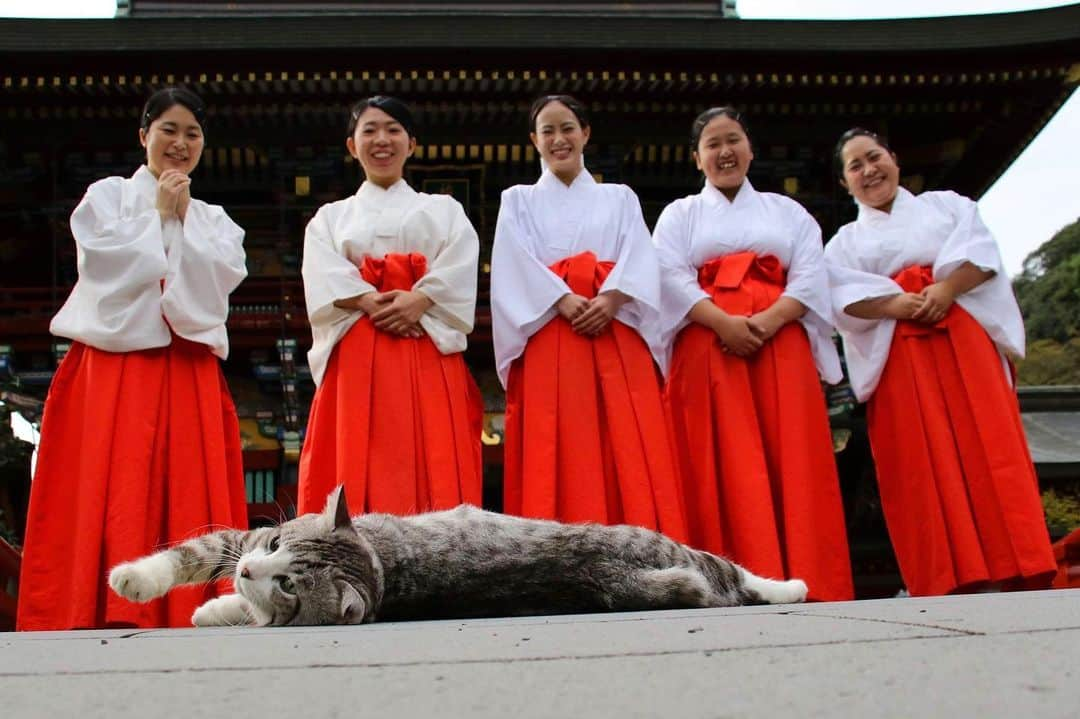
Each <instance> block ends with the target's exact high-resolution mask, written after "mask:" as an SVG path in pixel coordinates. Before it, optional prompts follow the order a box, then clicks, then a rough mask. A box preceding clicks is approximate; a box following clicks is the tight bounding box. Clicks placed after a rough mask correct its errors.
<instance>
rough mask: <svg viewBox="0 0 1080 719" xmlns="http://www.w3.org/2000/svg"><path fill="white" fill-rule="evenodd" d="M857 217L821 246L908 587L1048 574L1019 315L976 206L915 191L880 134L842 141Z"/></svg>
mask: <svg viewBox="0 0 1080 719" xmlns="http://www.w3.org/2000/svg"><path fill="white" fill-rule="evenodd" d="M835 161H836V169H837V172H838V174H839V175H840V184H841V185H842V186H843V187H844V188H845V189H846V190H847V191H848V192H849V193H850V194H851V196H852V197H853V198H854V199H855V202H856V204H857V205H858V208H859V214H858V218H857V219H856V220H855V221H854V222H851V223H848V224H847V225H844V226H843V227H841V228H840V231H839V232H837V233H836V236H835V237H833V239H832V240H830V241H829V244H828V245H826V247H825V262H826V265H827V267H828V271H829V282H830V285H831V288H832V305H833V312H834V317H835V321H836V326H837V328H838V329H839V330H840V335H841V337H842V338H843V341H844V355H845V358H846V359H847V366H848V372H849V374H850V375H851V386H852V389H853V390H854V391H855V395H856V396H857V397H858V399H859V400H860V401H863V402H866V403H867V408H866V419H867V428H868V430H869V433H870V445H871V448H872V449H873V453H874V464H875V466H876V468H877V478H878V487H879V489H880V492H881V507H882V510H883V512H884V514H885V520H886V523H887V524H888V528H889V536H890V538H891V540H892V544H893V549H894V550H895V552H896V558H897V561H898V562H899V565H900V572H901V575H902V576H903V578H904V582H905V584H906V585H907V589H908V591H909V592H910V593H911V594H913V595H934V594H947V593H950V592H963V591H972V590H979V589H983V588H987V587H996V588H1003V589H1010V588H1033V587H1045V586H1048V585H1049V583H1050V581H1051V579H1052V578H1053V575H1054V573H1055V567H1056V564H1055V561H1054V556H1053V552H1052V550H1051V547H1050V540H1049V536H1048V533H1047V529H1046V522H1045V519H1044V517H1043V510H1042V504H1041V501H1040V498H1039V488H1038V480H1037V478H1036V476H1035V471H1034V468H1033V467H1032V464H1031V456H1030V454H1029V453H1028V448H1027V442H1026V440H1025V438H1024V429H1023V425H1022V424H1021V422H1020V414H1019V408H1018V404H1017V400H1016V390H1015V388H1014V387H1013V373H1012V367H1011V365H1010V364H1009V360H1010V359H1011V358H1015V357H1022V356H1023V353H1024V321H1023V318H1022V317H1021V316H1020V308H1019V307H1018V306H1017V304H1016V298H1015V297H1014V296H1013V293H1012V287H1011V286H1010V284H1009V280H1008V277H1006V275H1005V272H1004V268H1003V267H1002V264H1001V255H1000V252H999V250H998V246H997V243H996V242H995V240H994V238H993V236H992V235H991V234H990V231H989V230H988V229H987V228H986V226H985V225H984V224H983V222H982V220H981V219H980V218H979V212H978V207H977V206H976V204H975V203H974V202H973V201H972V200H970V199H968V198H966V197H961V196H960V195H958V194H956V193H955V192H948V191H944V192H924V193H922V194H920V195H913V194H911V193H910V192H908V191H907V190H906V189H904V188H903V187H901V186H900V167H899V165H898V163H897V158H896V155H895V154H894V153H893V152H892V151H891V150H890V149H889V146H888V144H887V143H886V141H885V140H884V139H883V138H881V137H879V136H878V135H876V134H875V133H873V132H870V131H869V130H865V129H862V128H853V129H851V130H849V131H847V132H845V133H844V134H843V135H842V136H841V138H840V141H839V142H838V143H837V145H836V152H835Z"/></svg>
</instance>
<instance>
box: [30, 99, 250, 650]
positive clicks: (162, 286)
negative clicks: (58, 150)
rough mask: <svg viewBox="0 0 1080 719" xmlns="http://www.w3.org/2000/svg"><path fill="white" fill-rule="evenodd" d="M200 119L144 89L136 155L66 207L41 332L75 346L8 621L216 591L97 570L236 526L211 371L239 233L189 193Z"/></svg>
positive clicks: (186, 609)
mask: <svg viewBox="0 0 1080 719" xmlns="http://www.w3.org/2000/svg"><path fill="white" fill-rule="evenodd" d="M205 126H206V109H205V106H204V105H203V102H202V100H200V99H199V97H198V96H196V95H195V94H194V93H192V92H190V91H188V90H185V89H182V88H177V87H171V88H165V89H163V90H159V91H158V92H156V93H154V94H153V95H152V96H151V97H150V99H149V101H148V102H147V103H146V106H145V107H144V109H143V114H142V118H141V127H140V129H139V140H140V142H141V143H142V145H143V147H145V148H146V164H145V165H144V166H142V167H140V168H139V169H138V170H137V171H136V172H135V174H134V175H133V176H132V177H130V178H123V177H107V178H105V179H103V180H99V181H98V182H95V183H94V184H92V185H91V186H90V187H89V188H88V189H87V191H86V195H85V196H84V197H83V199H82V201H81V202H80V203H79V205H78V207H76V208H75V211H74V212H73V213H72V215H71V232H72V235H73V236H74V239H75V244H76V248H77V251H78V270H79V278H78V281H77V282H76V284H75V287H74V288H73V289H72V291H71V295H70V296H69V297H68V299H67V301H66V302H65V303H64V305H63V307H62V308H61V309H60V311H59V312H58V313H57V315H56V317H54V318H53V321H52V324H51V326H50V330H51V332H52V333H53V334H54V335H57V336H59V337H66V338H69V339H71V340H72V345H71V349H70V350H69V351H68V353H67V355H66V356H65V357H64V359H63V361H62V362H61V363H60V366H59V368H58V369H57V371H56V375H55V376H54V378H53V382H52V385H51V387H50V388H49V396H48V399H47V400H46V404H45V414H44V418H43V425H42V433H41V449H40V453H39V455H38V462H37V468H36V471H35V474H34V481H33V484H32V485H31V492H30V508H29V514H28V517H27V529H26V546H25V549H24V552H23V561H22V573H21V576H20V581H19V607H18V617H17V626H18V628H19V629H73V628H101V627H111V626H124V627H135V626H137V627H159V626H190V625H191V614H192V612H193V611H194V609H195V608H196V607H198V606H199V605H200V604H202V603H203V602H205V601H206V600H207V599H209V598H211V597H213V596H214V594H213V593H212V590H211V591H210V592H209V593H208V592H207V591H206V590H204V589H202V588H188V589H185V590H183V591H182V592H181V594H179V595H177V594H175V593H173V594H170V595H169V596H168V597H166V598H162V599H159V600H155V601H153V602H150V603H147V604H132V603H131V602H128V601H127V600H124V599H121V598H119V597H118V596H116V595H115V594H114V593H113V592H110V591H108V587H107V586H106V583H105V577H106V575H107V573H108V570H109V569H110V568H111V567H112V566H114V565H116V564H118V563H120V562H124V561H128V560H131V559H134V558H136V557H140V556H143V555H145V554H147V553H148V552H151V551H153V550H155V549H157V548H159V547H161V546H162V545H165V544H169V543H171V542H175V541H179V540H182V539H186V538H189V537H190V536H191V535H192V534H193V533H195V532H198V531H201V530H204V529H206V528H207V527H222V526H231V527H237V528H245V527H246V526H247V507H246V504H245V497H244V476H243V468H242V464H241V453H240V433H239V427H238V424H237V419H236V411H235V409H234V407H233V403H232V399H231V397H230V396H229V392H228V388H227V387H226V385H225V379H224V377H223V375H222V372H221V368H220V366H219V359H224V358H225V357H226V355H227V354H228V350H229V343H228V338H227V336H226V332H225V318H226V315H227V314H228V296H229V293H230V292H232V290H233V289H234V288H235V287H236V286H237V285H238V284H240V281H241V280H243V278H244V277H245V275H246V274H247V272H246V269H245V266H244V249H243V245H242V241H243V237H244V232H243V230H241V229H240V228H239V227H237V226H236V224H234V223H233V222H232V220H230V219H229V217H228V215H226V214H225V212H224V210H222V209H221V208H220V207H217V206H215V205H208V204H206V203H204V202H201V201H199V200H196V199H194V198H192V196H191V176H190V175H191V172H192V170H194V169H195V167H196V166H197V165H198V163H199V158H200V156H201V154H202V150H203V143H204V130H205Z"/></svg>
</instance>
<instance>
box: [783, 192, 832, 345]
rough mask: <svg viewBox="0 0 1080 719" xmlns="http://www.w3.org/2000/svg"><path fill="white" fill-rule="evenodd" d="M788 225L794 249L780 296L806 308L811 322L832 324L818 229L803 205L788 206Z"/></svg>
mask: <svg viewBox="0 0 1080 719" xmlns="http://www.w3.org/2000/svg"><path fill="white" fill-rule="evenodd" d="M790 226H791V228H792V232H793V235H794V237H793V238H792V242H793V248H792V253H791V263H790V265H789V266H788V268H787V286H786V287H785V288H784V294H783V296H785V297H790V298H791V299H793V300H797V301H798V302H800V303H801V304H802V305H803V306H804V307H806V310H807V312H806V316H809V315H814V317H813V320H812V321H813V322H823V323H825V324H826V325H828V326H830V327H831V326H832V309H831V301H830V297H829V275H828V272H827V271H826V270H825V254H824V251H823V247H822V244H821V228H820V227H818V224H817V222H816V221H815V220H814V218H813V217H812V216H811V215H810V213H809V212H807V211H806V210H804V209H803V208H802V207H797V208H791V218H790Z"/></svg>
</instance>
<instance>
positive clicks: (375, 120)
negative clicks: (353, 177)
mask: <svg viewBox="0 0 1080 719" xmlns="http://www.w3.org/2000/svg"><path fill="white" fill-rule="evenodd" d="M345 147H347V148H348V150H349V154H350V155H352V156H353V157H355V158H356V159H357V160H358V161H359V162H360V166H361V167H363V168H364V175H366V176H367V179H368V180H370V181H371V182H374V183H375V184H376V185H379V186H380V187H390V186H391V185H393V184H394V183H395V182H397V181H398V180H400V179H401V177H402V175H403V174H404V172H405V161H406V160H408V159H409V158H410V157H412V154H413V150H415V149H416V140H415V139H414V138H412V137H409V133H407V132H406V131H405V128H404V127H403V126H402V124H401V123H400V122H398V121H397V120H395V119H394V118H393V117H391V116H390V115H389V114H387V113H386V112H383V111H382V110H380V109H379V108H377V107H369V108H367V109H366V110H364V112H363V113H361V114H360V117H359V118H357V120H356V130H355V131H354V132H353V136H352V137H350V138H349V139H347V140H345Z"/></svg>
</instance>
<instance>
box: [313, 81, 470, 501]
mask: <svg viewBox="0 0 1080 719" xmlns="http://www.w3.org/2000/svg"><path fill="white" fill-rule="evenodd" d="M345 147H346V148H347V149H348V151H349V154H350V155H352V156H353V157H354V158H356V159H357V161H359V163H360V165H361V167H363V169H364V174H365V175H366V178H367V179H366V180H365V181H364V183H363V184H362V185H361V186H360V189H359V190H358V191H357V193H356V194H355V195H353V196H352V197H349V198H347V199H344V200H340V201H338V202H331V203H330V204H328V205H324V206H323V207H321V208H320V209H319V211H318V212H317V213H316V214H315V216H314V217H313V218H312V219H311V222H310V223H309V224H308V227H307V231H306V234H305V237H304V263H303V277H304V292H305V295H306V298H307V308H308V316H309V319H310V322H311V333H312V339H313V344H312V349H311V352H310V353H309V355H308V362H309V364H310V365H311V371H312V376H313V377H314V379H315V382H316V384H317V385H318V389H317V391H316V393H315V399H314V401H313V402H312V405H311V415H310V419H309V421H308V430H307V436H306V439H305V441H304V448H303V451H302V453H301V456H300V482H299V489H298V494H299V496H298V507H297V511H298V513H300V514H303V513H305V512H312V511H316V510H318V509H320V508H321V507H322V505H323V503H324V501H325V499H326V495H327V494H328V493H329V492H330V490H332V489H333V488H334V487H336V486H337V485H339V484H341V485H345V487H346V489H347V490H348V492H349V496H351V497H353V498H354V502H356V505H357V506H356V509H357V510H360V511H364V512H389V513H393V514H414V513H416V512H424V511H428V510H432V509H445V508H448V507H453V506H455V505H457V504H460V503H462V502H468V503H470V504H475V505H479V504H480V503H481V496H480V494H481V468H480V450H481V446H480V429H481V423H482V417H483V407H482V404H481V400H480V394H479V390H478V389H477V388H476V385H475V383H474V382H473V379H472V376H471V375H470V374H469V370H468V368H467V367H466V366H465V361H464V359H463V357H462V352H463V351H464V350H465V346H466V341H465V335H466V334H468V332H469V331H471V330H472V325H473V316H474V311H475V305H476V279H477V261H478V257H479V240H478V239H477V236H476V231H475V230H474V229H473V227H472V225H471V224H470V223H469V219H468V218H467V217H466V216H465V211H464V209H462V207H461V205H460V204H459V203H458V202H457V200H455V199H454V198H452V197H450V196H449V195H428V194H425V193H422V192H419V193H418V192H416V191H415V190H413V189H412V188H411V187H409V185H408V184H406V182H405V180H404V179H402V173H403V171H404V167H405V162H406V161H407V160H408V159H409V157H410V156H412V154H413V150H414V149H415V147H416V125H415V122H414V121H413V117H412V112H411V110H410V109H409V107H408V105H406V104H405V103H403V102H401V101H400V100H397V99H395V98H392V97H386V96H382V95H376V96H374V97H370V98H366V99H364V100H361V101H360V102H358V103H356V104H355V105H354V106H353V107H352V109H351V110H350V112H349V118H348V122H347V126H346V139H345Z"/></svg>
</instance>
